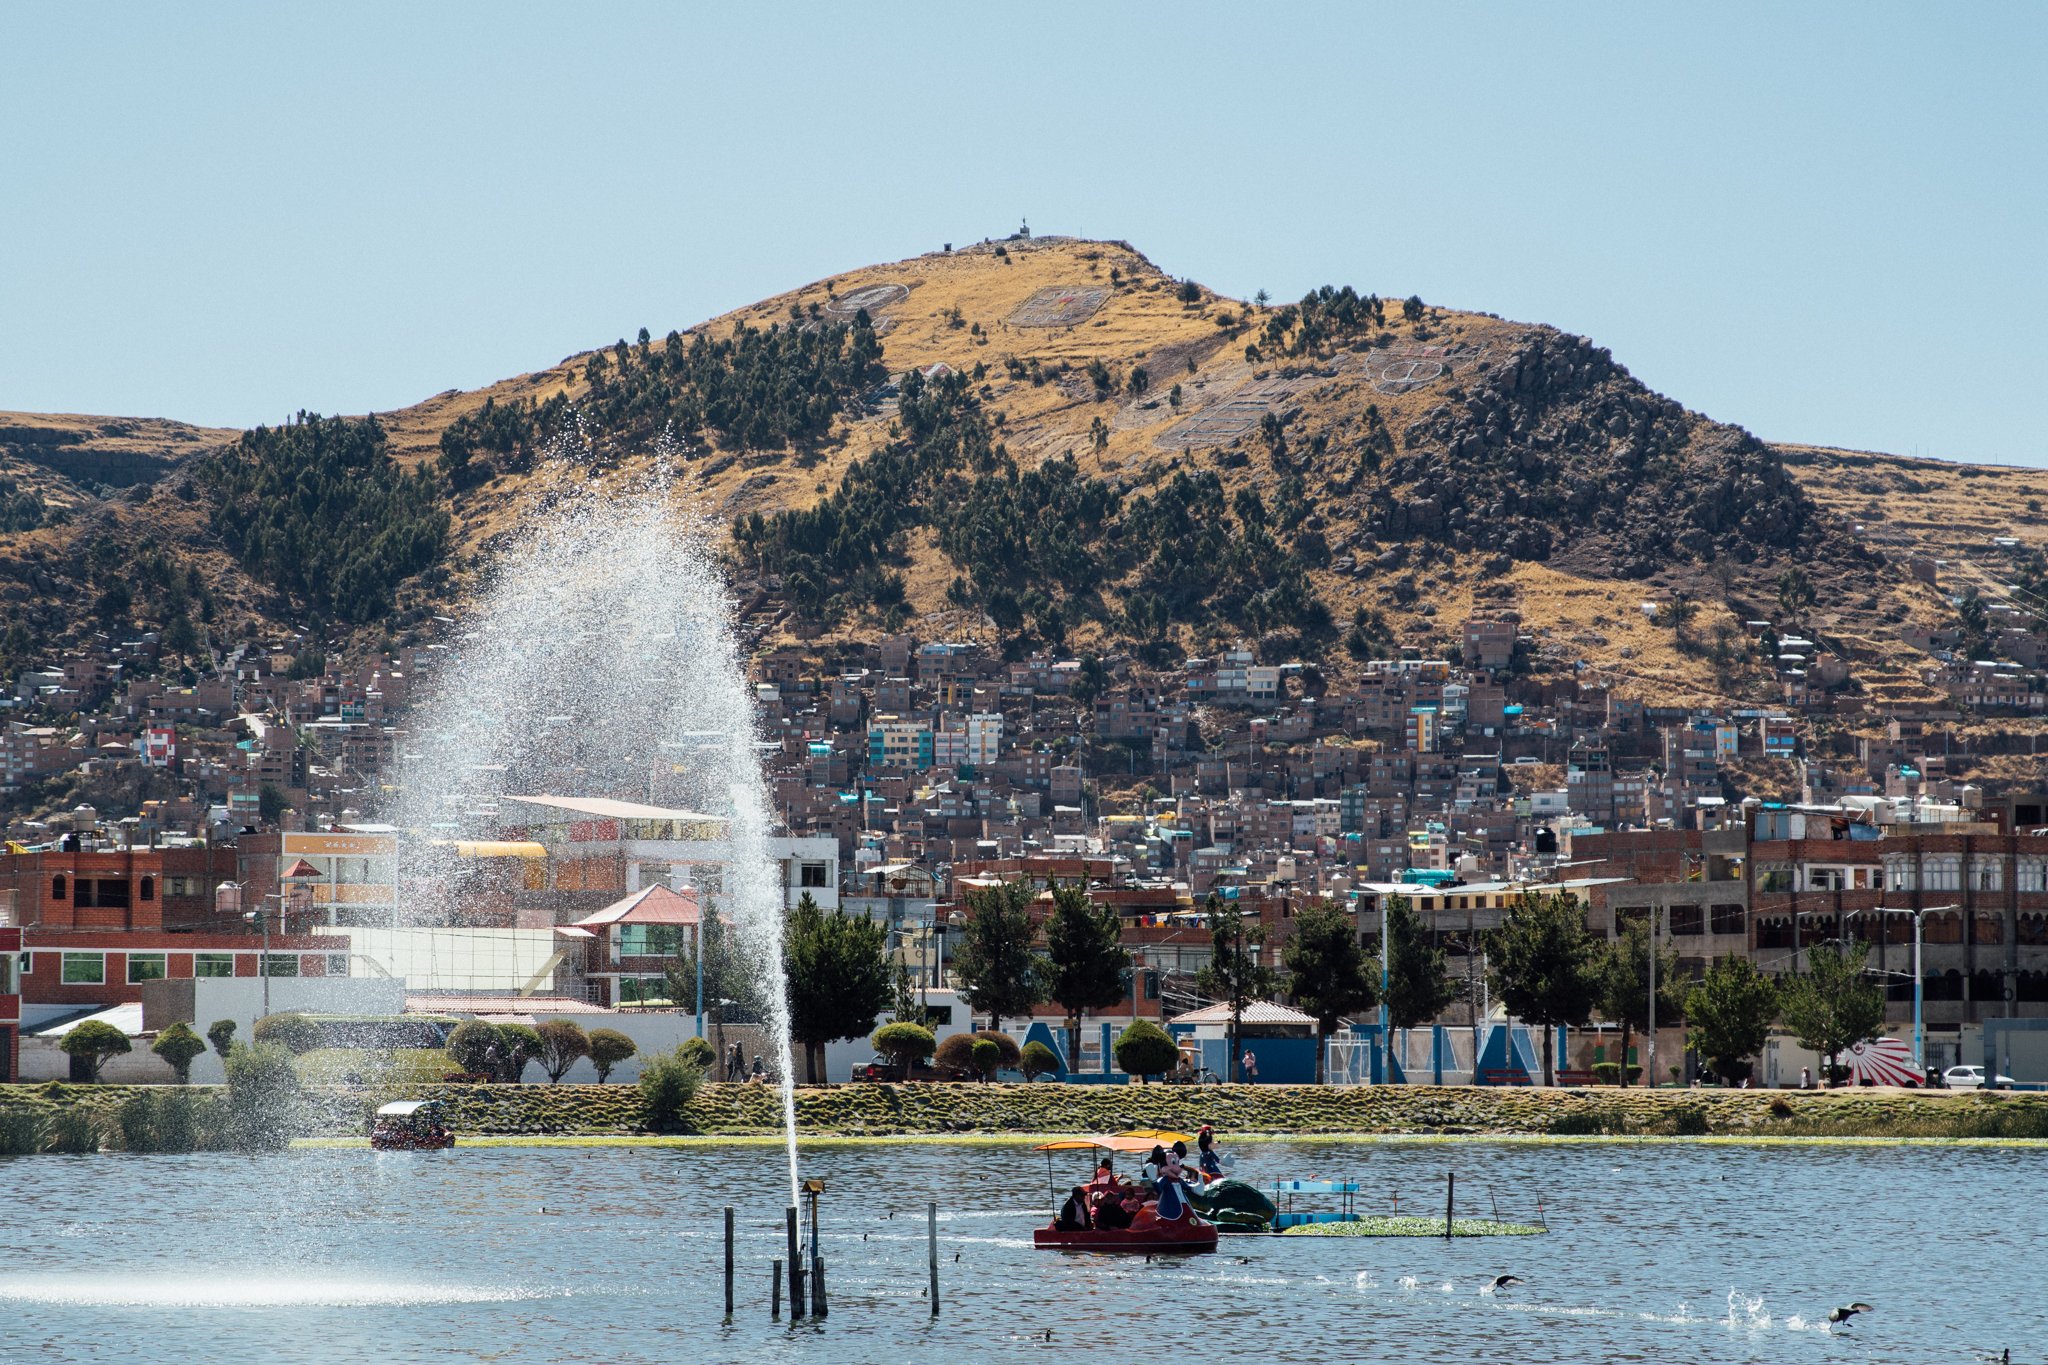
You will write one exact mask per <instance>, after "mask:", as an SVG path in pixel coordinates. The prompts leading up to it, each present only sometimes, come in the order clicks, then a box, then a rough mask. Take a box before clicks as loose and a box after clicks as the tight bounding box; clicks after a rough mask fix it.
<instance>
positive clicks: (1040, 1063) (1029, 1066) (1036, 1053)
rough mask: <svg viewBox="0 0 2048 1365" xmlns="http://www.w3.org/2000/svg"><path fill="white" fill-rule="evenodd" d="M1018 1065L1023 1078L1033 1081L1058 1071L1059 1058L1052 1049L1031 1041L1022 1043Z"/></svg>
mask: <svg viewBox="0 0 2048 1365" xmlns="http://www.w3.org/2000/svg"><path fill="white" fill-rule="evenodd" d="M1018 1065H1019V1067H1020V1068H1021V1069H1022V1070H1023V1072H1024V1079H1025V1080H1027V1081H1035V1080H1037V1079H1038V1078H1039V1077H1040V1076H1050V1075H1053V1074H1055V1073H1056V1072H1058V1071H1059V1069H1060V1059H1059V1058H1058V1057H1057V1056H1055V1055H1053V1050H1052V1049H1051V1048H1049V1047H1047V1046H1046V1045H1045V1044H1044V1043H1040V1042H1036V1041H1033V1042H1029V1043H1026V1044H1024V1056H1023V1058H1022V1060H1021V1061H1020V1062H1019V1063H1018Z"/></svg>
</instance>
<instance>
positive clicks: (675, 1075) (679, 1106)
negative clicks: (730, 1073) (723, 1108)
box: [640, 1048, 704, 1133]
mask: <svg viewBox="0 0 2048 1365" xmlns="http://www.w3.org/2000/svg"><path fill="white" fill-rule="evenodd" d="M703 1083H704V1069H703V1068H702V1067H700V1066H698V1065H697V1064H696V1063H695V1062H693V1061H691V1060H690V1059H689V1058H688V1057H686V1056H684V1055H683V1050H682V1049H681V1048H676V1049H675V1050H673V1051H671V1052H663V1053H658V1054H656V1055H655V1056H654V1057H653V1058H652V1059H650V1060H649V1061H648V1063H647V1065H646V1066H644V1067H642V1068H640V1121H641V1122H642V1123H643V1124H644V1125H646V1126H647V1127H648V1128H650V1129H652V1130H653V1131H654V1132H657V1133H678V1132H681V1131H683V1130H684V1128H685V1127H686V1126H687V1125H686V1123H685V1122H684V1118H683V1111H684V1110H686V1109H688V1108H689V1107H690V1101H691V1100H694V1099H695V1098H697V1087H698V1086H700V1085H702V1084H703Z"/></svg>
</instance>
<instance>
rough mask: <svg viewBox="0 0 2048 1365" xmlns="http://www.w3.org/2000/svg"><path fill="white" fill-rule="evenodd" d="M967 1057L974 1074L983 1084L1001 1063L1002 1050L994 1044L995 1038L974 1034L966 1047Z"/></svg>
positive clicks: (986, 1082)
mask: <svg viewBox="0 0 2048 1365" xmlns="http://www.w3.org/2000/svg"><path fill="white" fill-rule="evenodd" d="M967 1057H968V1061H969V1062H970V1063H971V1064H972V1065H973V1067H974V1074H975V1076H976V1077H977V1078H979V1079H980V1081H981V1083H982V1084H984V1085H986V1084H988V1078H989V1077H991V1076H993V1075H995V1074H996V1070H997V1068H999V1067H1000V1066H1002V1064H1003V1050H1002V1049H1001V1048H999V1047H997V1046H996V1043H995V1040H994V1039H993V1038H983V1037H981V1036H979V1035H976V1037H975V1039H974V1042H973V1043H972V1044H971V1045H970V1046H969V1047H968V1049H967Z"/></svg>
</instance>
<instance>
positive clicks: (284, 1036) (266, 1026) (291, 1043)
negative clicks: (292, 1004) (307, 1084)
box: [250, 1010, 326, 1057]
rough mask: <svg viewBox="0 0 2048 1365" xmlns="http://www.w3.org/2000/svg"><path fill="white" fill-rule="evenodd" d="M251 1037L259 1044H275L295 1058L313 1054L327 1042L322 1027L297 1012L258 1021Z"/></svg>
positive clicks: (269, 1015) (265, 1017)
mask: <svg viewBox="0 0 2048 1365" xmlns="http://www.w3.org/2000/svg"><path fill="white" fill-rule="evenodd" d="M250 1036H251V1037H253V1038H254V1039H255V1040H256V1041H257V1042H258V1043H275V1044H276V1045H277V1046H279V1047H281V1048H283V1049H284V1050H285V1051H287V1052H289V1053H291V1054H292V1055H293V1056H294V1057H297V1056H300V1055H302V1054H304V1053H308V1052H311V1051H313V1050H314V1049H315V1048H317V1047H319V1046H320V1045H321V1044H322V1043H323V1042H325V1041H326V1039H325V1038H324V1037H322V1036H321V1033H320V1026H319V1025H318V1024H316V1023H314V1022H313V1021H312V1020H311V1019H309V1018H307V1017H306V1016H305V1015H303V1014H300V1013H299V1012H298V1011H297V1010H286V1011H283V1012H280V1013H278V1014H266V1015H264V1016H263V1017H262V1018H261V1019H258V1020H257V1021H256V1027H255V1028H254V1029H253V1030H252V1031H251V1034H250Z"/></svg>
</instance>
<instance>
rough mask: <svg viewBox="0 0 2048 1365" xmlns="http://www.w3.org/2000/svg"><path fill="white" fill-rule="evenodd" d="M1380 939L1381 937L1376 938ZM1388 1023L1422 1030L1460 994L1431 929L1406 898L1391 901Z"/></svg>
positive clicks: (1392, 1025)
mask: <svg viewBox="0 0 2048 1365" xmlns="http://www.w3.org/2000/svg"><path fill="white" fill-rule="evenodd" d="M1375 937H1377V935H1375ZM1387 939H1388V957H1387V1023H1388V1025H1389V1027H1392V1028H1399V1029H1410V1028H1419V1027H1421V1026H1422V1025H1423V1024H1427V1023H1429V1022H1431V1021H1432V1020H1434V1019H1435V1018H1436V1017H1437V1015H1439V1014H1441V1013H1443V1009H1444V1006H1446V1005H1448V1004H1450V1003H1451V1001H1452V1000H1453V999H1454V998H1456V996H1457V994H1458V988H1457V986H1456V985H1455V984H1453V982H1452V981H1451V977H1450V971H1449V969H1448V967H1447V965H1446V963H1445V959H1444V950H1443V949H1441V948H1439V947H1437V946H1436V942H1435V940H1434V939H1433V938H1432V936H1431V934H1430V932H1429V926H1428V925H1427V924H1425V923H1424V922H1423V919H1422V916H1421V915H1420V914H1418V913H1417V912H1416V909H1415V906H1414V904H1413V903H1412V902H1410V901H1409V899H1408V898H1407V897H1406V896H1394V897H1391V898H1389V899H1388V901H1387Z"/></svg>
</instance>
